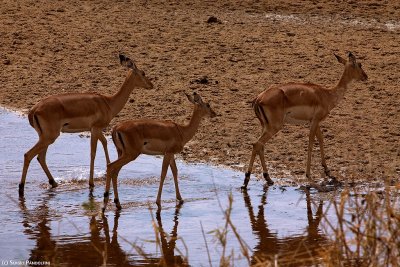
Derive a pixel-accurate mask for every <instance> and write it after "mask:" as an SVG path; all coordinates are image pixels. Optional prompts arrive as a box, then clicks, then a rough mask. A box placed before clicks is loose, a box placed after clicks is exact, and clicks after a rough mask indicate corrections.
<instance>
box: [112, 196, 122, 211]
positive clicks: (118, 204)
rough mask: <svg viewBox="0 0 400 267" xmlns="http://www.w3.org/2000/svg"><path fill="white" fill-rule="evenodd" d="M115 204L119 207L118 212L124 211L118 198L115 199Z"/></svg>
mask: <svg viewBox="0 0 400 267" xmlns="http://www.w3.org/2000/svg"><path fill="white" fill-rule="evenodd" d="M114 203H115V206H116V207H117V210H121V209H122V207H121V204H120V203H119V199H118V198H114Z"/></svg>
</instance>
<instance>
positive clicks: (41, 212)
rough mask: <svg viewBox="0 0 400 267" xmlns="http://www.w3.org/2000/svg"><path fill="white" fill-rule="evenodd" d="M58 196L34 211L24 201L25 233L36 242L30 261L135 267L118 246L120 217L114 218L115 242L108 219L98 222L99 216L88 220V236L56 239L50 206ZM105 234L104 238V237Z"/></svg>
mask: <svg viewBox="0 0 400 267" xmlns="http://www.w3.org/2000/svg"><path fill="white" fill-rule="evenodd" d="M54 195H55V194H49V195H48V196H46V197H45V198H43V199H42V203H41V204H40V205H39V206H38V207H36V208H35V209H34V210H33V211H29V210H28V209H27V207H26V205H25V198H20V202H19V206H20V208H21V213H22V217H23V220H22V225H23V227H24V228H25V230H24V233H25V234H26V235H28V236H29V238H30V239H33V240H35V242H36V244H35V247H34V248H32V249H31V252H30V255H29V260H30V261H36V262H38V261H47V262H51V264H52V265H57V264H61V265H67V266H100V265H103V266H133V265H132V264H131V263H130V262H129V259H128V255H127V254H126V253H125V251H124V250H123V249H122V248H121V246H120V245H119V243H118V234H117V228H118V219H119V213H117V214H116V215H115V216H114V227H113V230H112V237H111V238H110V233H109V226H108V220H107V217H106V216H102V217H101V218H97V217H96V215H91V216H88V217H87V218H88V221H89V229H90V232H89V233H88V234H87V233H81V234H80V235H77V236H67V237H65V236H64V237H60V236H59V235H58V236H57V235H56V237H55V236H53V235H52V229H51V227H50V225H51V221H50V220H49V218H51V217H52V214H51V213H52V211H51V209H50V208H49V205H48V203H49V201H50V199H51V198H53V196H54ZM71 224H73V223H72V222H71ZM102 230H103V231H104V235H102V234H101V232H102ZM88 235H89V236H88Z"/></svg>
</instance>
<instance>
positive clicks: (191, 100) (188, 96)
mask: <svg viewBox="0 0 400 267" xmlns="http://www.w3.org/2000/svg"><path fill="white" fill-rule="evenodd" d="M185 95H186V97H187V99H188V100H189V101H190V102H191V103H193V104H195V102H194V99H193V96H191V95H188V94H186V93H185Z"/></svg>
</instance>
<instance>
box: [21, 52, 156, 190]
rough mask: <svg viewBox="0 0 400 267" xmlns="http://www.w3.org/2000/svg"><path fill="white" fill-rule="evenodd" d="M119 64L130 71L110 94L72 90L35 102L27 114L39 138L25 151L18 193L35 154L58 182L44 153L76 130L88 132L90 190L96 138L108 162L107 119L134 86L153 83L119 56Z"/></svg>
mask: <svg viewBox="0 0 400 267" xmlns="http://www.w3.org/2000/svg"><path fill="white" fill-rule="evenodd" d="M119 58H120V61H121V64H122V65H124V66H127V67H128V68H129V69H130V70H129V72H128V75H127V77H126V78H125V81H124V83H123V84H122V86H121V88H120V89H119V91H118V92H117V93H116V94H114V95H112V96H105V95H100V94H97V93H72V94H61V95H52V96H49V97H47V98H45V99H42V100H41V101H40V102H39V103H37V104H36V105H35V106H34V107H33V108H32V109H31V110H30V111H29V114H28V118H29V123H30V125H31V126H32V127H33V128H35V130H36V132H37V133H38V135H39V141H38V142H37V143H36V144H35V145H34V146H33V147H32V148H31V149H30V150H29V151H28V152H26V153H25V155H24V156H25V158H24V167H23V170H22V177H21V183H20V184H19V194H20V196H22V195H23V194H24V185H25V179H26V174H27V171H28V167H29V163H30V162H31V160H32V159H33V158H34V157H35V156H36V155H37V159H38V161H39V163H40V165H41V167H42V168H43V170H44V172H45V173H46V175H47V177H48V179H49V183H50V185H51V186H52V187H56V186H57V183H56V181H55V180H54V178H53V176H52V175H51V173H50V171H49V169H48V168H47V164H46V152H47V148H48V146H49V145H50V144H52V143H53V142H54V141H55V140H56V139H57V137H58V136H59V135H60V132H65V133H77V132H83V131H90V133H91V140H90V144H91V146H90V148H91V153H90V158H91V160H90V177H89V186H90V189H91V190H92V189H93V187H94V183H93V168H94V159H95V156H96V147H97V140H100V142H101V143H102V145H103V148H104V153H105V155H106V161H107V163H109V162H110V159H109V156H108V151H107V141H106V138H105V137H104V135H103V133H102V130H103V129H104V128H105V127H107V126H108V124H109V123H110V121H111V120H112V119H113V118H114V117H115V115H117V114H118V112H120V110H121V109H122V108H123V107H124V106H125V103H126V102H127V101H128V98H129V95H130V93H131V92H132V90H133V89H134V88H135V87H142V88H145V89H151V88H153V84H152V83H151V82H150V80H149V79H148V78H147V77H146V76H145V74H144V72H143V71H142V70H139V69H138V68H137V67H136V66H135V64H134V63H133V61H132V60H130V59H129V58H127V57H125V56H123V55H120V56H119Z"/></svg>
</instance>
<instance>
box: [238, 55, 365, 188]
mask: <svg viewBox="0 0 400 267" xmlns="http://www.w3.org/2000/svg"><path fill="white" fill-rule="evenodd" d="M335 56H336V58H337V60H338V61H339V62H340V63H342V64H343V65H344V71H343V74H342V77H341V78H340V80H339V83H338V84H337V85H336V86H335V87H333V88H331V89H327V88H324V87H322V86H320V85H316V84H311V83H287V84H283V85H276V86H272V87H270V88H269V89H267V90H265V91H263V92H262V93H260V94H259V95H258V96H257V97H256V98H255V99H254V100H253V108H254V112H255V114H256V116H257V118H258V119H259V121H260V123H261V126H262V134H261V136H260V138H259V139H258V141H257V142H256V143H255V144H254V145H253V151H252V154H251V158H250V164H249V167H248V169H247V172H246V175H245V179H244V184H243V186H242V189H246V188H247V184H248V183H249V180H250V174H251V170H252V168H253V163H254V159H255V157H256V155H259V157H260V160H261V165H262V168H263V176H264V178H265V179H266V181H267V183H268V184H269V185H272V184H273V183H274V182H273V181H272V180H271V178H270V177H269V174H268V170H267V165H266V164H265V158H264V145H265V143H266V142H267V141H268V140H269V139H271V138H272V137H273V136H274V135H275V134H276V133H277V132H278V131H279V130H280V129H281V128H282V127H283V125H284V124H285V123H298V122H309V123H310V125H311V127H310V135H309V139H308V156H307V167H306V176H307V178H308V181H309V182H310V184H311V185H312V186H313V187H315V188H317V189H319V190H321V191H323V190H324V188H322V187H321V186H319V185H317V184H315V183H314V182H313V181H312V180H311V177H310V163H311V151H312V147H313V142H314V138H315V136H316V137H317V139H318V142H319V145H320V152H321V161H322V166H323V167H324V171H325V174H326V175H327V176H328V177H331V176H330V171H329V169H328V166H327V165H326V161H325V154H324V147H323V146H324V145H323V137H322V132H321V129H320V126H319V124H320V122H321V121H322V120H324V119H325V118H326V117H327V116H328V114H329V112H330V111H331V110H332V109H333V108H334V107H335V106H337V104H338V103H339V101H340V100H341V99H342V98H343V96H344V94H345V92H346V90H347V88H348V86H349V84H350V83H351V82H352V81H366V80H367V79H368V76H367V74H366V73H365V72H364V70H363V69H362V68H361V63H358V62H357V61H356V58H355V56H354V55H353V54H352V53H349V60H348V61H347V60H345V59H343V58H342V57H340V56H338V55H335ZM332 178H333V177H332ZM333 179H334V178H333ZM334 180H335V179H334Z"/></svg>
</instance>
